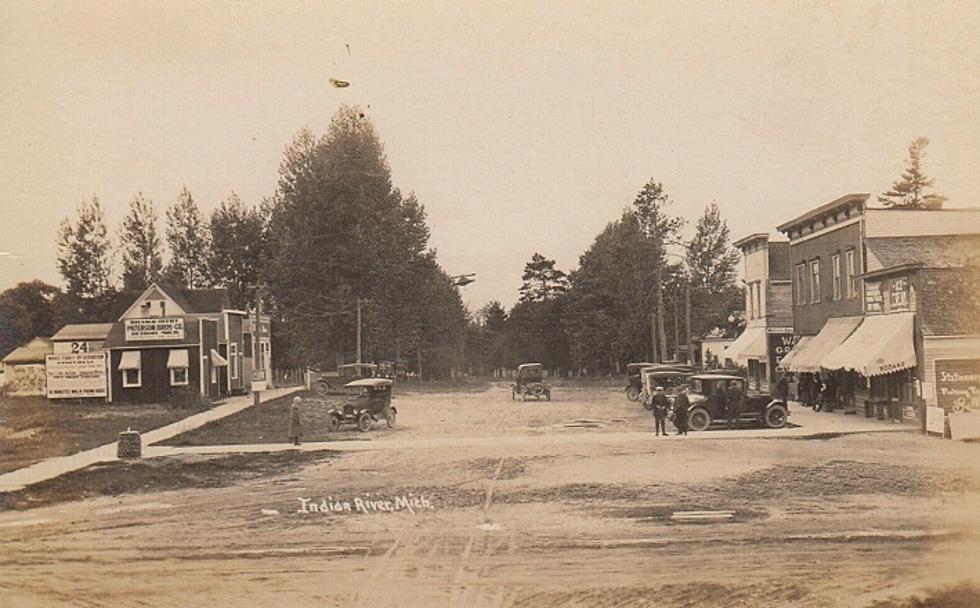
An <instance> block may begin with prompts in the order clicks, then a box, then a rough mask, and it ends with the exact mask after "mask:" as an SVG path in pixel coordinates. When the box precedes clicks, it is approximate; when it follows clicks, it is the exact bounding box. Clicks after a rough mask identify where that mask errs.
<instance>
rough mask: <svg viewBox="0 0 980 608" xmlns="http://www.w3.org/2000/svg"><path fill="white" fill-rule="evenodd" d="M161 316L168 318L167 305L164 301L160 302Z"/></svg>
mask: <svg viewBox="0 0 980 608" xmlns="http://www.w3.org/2000/svg"><path fill="white" fill-rule="evenodd" d="M160 316H161V317H165V316H167V303H166V302H164V301H163V300H160Z"/></svg>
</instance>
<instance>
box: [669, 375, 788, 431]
mask: <svg viewBox="0 0 980 608" xmlns="http://www.w3.org/2000/svg"><path fill="white" fill-rule="evenodd" d="M733 382H734V383H735V385H736V386H738V387H739V390H741V391H742V395H743V397H744V403H745V407H744V408H743V410H742V413H741V415H740V416H739V418H738V419H739V421H741V422H746V421H750V422H753V423H756V424H763V425H765V426H767V427H769V428H774V429H778V428H782V427H783V426H785V425H786V419H787V418H788V417H789V408H788V406H787V405H786V403H784V402H783V401H781V400H779V399H775V398H773V397H772V396H771V395H769V394H765V393H750V392H749V391H748V390H747V386H748V385H747V383H746V381H745V378H742V377H741V376H735V375H731V374H695V375H693V376H691V377H690V380H689V385H690V391H689V392H688V398H689V399H690V401H691V406H690V408H689V409H688V410H687V424H688V428H689V429H690V430H692V431H703V430H705V429H707V428H708V427H709V426H711V424H712V423H714V422H727V420H728V416H727V413H726V411H725V405H724V399H723V398H719V397H718V391H719V390H721V391H722V392H723V391H725V390H726V389H727V388H728V387H729V386H730V385H731V383H733Z"/></svg>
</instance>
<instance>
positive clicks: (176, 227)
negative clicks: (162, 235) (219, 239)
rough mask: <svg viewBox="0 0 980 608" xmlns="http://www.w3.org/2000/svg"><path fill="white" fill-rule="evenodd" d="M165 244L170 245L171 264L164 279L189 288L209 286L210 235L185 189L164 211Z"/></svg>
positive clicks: (192, 199) (191, 197) (188, 192)
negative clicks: (165, 211) (165, 225)
mask: <svg viewBox="0 0 980 608" xmlns="http://www.w3.org/2000/svg"><path fill="white" fill-rule="evenodd" d="M167 244H168V245H169V246H170V262H169V263H168V264H167V269H166V271H165V272H164V275H165V279H166V280H167V281H168V282H170V283H174V284H176V285H178V286H181V287H187V288H191V289H195V288H201V287H207V286H208V285H209V284H210V281H209V277H210V272H209V270H208V260H209V259H210V257H211V253H210V252H211V239H210V234H209V231H208V227H207V224H205V223H204V222H203V221H202V219H201V212H200V210H199V209H198V207H197V203H196V202H194V197H193V196H191V193H190V191H188V190H187V188H184V189H183V190H182V191H181V193H180V195H179V196H178V197H177V200H176V201H175V202H174V204H173V205H172V206H171V207H170V208H169V209H167Z"/></svg>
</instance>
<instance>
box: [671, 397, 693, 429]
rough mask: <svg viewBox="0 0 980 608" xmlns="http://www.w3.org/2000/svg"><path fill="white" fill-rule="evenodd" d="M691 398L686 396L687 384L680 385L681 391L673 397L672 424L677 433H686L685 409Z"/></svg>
mask: <svg viewBox="0 0 980 608" xmlns="http://www.w3.org/2000/svg"><path fill="white" fill-rule="evenodd" d="M689 407H691V400H690V399H688V398H687V385H686V384H684V385H682V386H681V392H679V393H677V396H676V397H674V426H675V427H676V428H677V434H678V435H687V409H688V408H689Z"/></svg>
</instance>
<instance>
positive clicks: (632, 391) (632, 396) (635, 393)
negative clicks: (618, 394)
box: [626, 386, 640, 402]
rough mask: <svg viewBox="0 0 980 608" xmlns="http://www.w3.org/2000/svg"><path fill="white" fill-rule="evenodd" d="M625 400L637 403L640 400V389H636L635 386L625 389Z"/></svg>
mask: <svg viewBox="0 0 980 608" xmlns="http://www.w3.org/2000/svg"><path fill="white" fill-rule="evenodd" d="M626 398H627V399H629V400H630V401H634V402H635V401H639V400H640V389H638V388H636V387H635V386H630V387H628V388H627V389H626Z"/></svg>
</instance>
